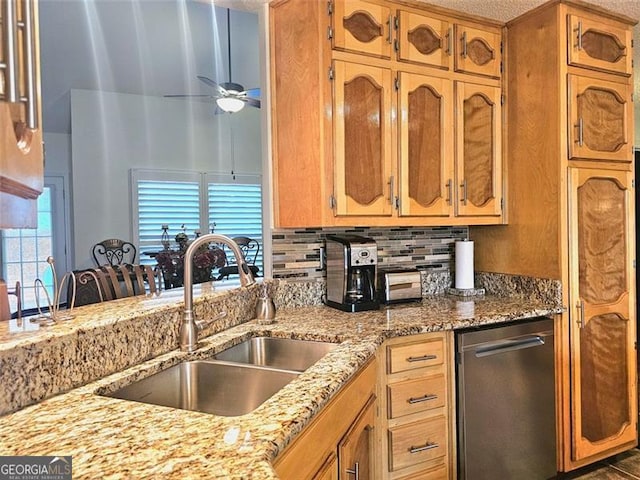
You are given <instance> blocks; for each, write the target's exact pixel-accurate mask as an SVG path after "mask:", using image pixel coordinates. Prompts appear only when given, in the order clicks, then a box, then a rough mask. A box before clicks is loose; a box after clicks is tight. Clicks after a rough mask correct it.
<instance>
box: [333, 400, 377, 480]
mask: <svg viewBox="0 0 640 480" xmlns="http://www.w3.org/2000/svg"><path fill="white" fill-rule="evenodd" d="M375 409H376V397H375V395H371V397H370V398H369V401H368V402H367V404H366V405H365V407H364V408H363V409H362V412H360V415H359V416H358V419H357V420H356V421H355V422H354V423H353V425H352V426H351V428H350V429H349V431H348V432H347V433H346V434H345V436H344V437H343V438H342V440H341V441H340V443H339V445H338V464H339V469H340V475H339V478H340V479H341V480H349V479H350V478H359V479H361V480H374V479H375V478H376V477H375V475H374V468H373V465H374V461H373V460H374V459H373V448H374V443H375V442H374V436H373V428H374V426H375V421H376V411H375Z"/></svg>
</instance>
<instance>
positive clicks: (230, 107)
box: [216, 97, 244, 113]
mask: <svg viewBox="0 0 640 480" xmlns="http://www.w3.org/2000/svg"><path fill="white" fill-rule="evenodd" d="M216 103H217V104H218V107H220V108H221V109H222V110H224V111H225V112H229V113H235V112H239V111H240V110H242V109H243V108H244V102H243V101H242V100H240V99H239V98H234V97H222V98H217V99H216Z"/></svg>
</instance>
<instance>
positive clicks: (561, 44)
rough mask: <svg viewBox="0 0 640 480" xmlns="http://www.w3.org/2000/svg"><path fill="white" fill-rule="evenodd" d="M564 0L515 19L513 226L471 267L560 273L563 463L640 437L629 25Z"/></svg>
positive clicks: (510, 158)
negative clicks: (562, 305)
mask: <svg viewBox="0 0 640 480" xmlns="http://www.w3.org/2000/svg"><path fill="white" fill-rule="evenodd" d="M634 24H635V22H634V21H632V20H631V19H628V18H626V17H623V16H619V15H614V14H612V13H610V12H608V11H605V10H602V9H599V8H594V7H592V6H589V5H587V4H584V3H582V2H578V1H571V0H566V1H564V0H559V1H555V2H551V3H548V4H545V5H543V6H542V7H539V8H537V9H535V10H532V11H531V12H529V13H527V14H525V15H523V16H522V17H519V18H517V19H515V20H513V21H512V22H510V23H509V24H508V25H507V32H508V33H507V46H508V54H507V69H506V75H507V77H508V80H507V90H506V97H507V98H506V101H507V108H508V111H507V119H508V133H507V151H506V152H507V153H506V170H507V175H508V188H507V191H508V192H509V196H508V200H507V215H508V219H509V225H507V226H504V227H497V228H492V229H489V228H485V227H473V228H472V229H471V237H472V239H473V240H475V242H476V268H477V269H478V270H482V271H493V272H501V273H512V274H519V275H529V276H534V277H541V278H551V279H557V280H561V282H562V295H563V299H562V300H563V304H564V306H565V307H566V311H565V313H564V314H563V315H562V321H561V322H559V323H558V325H557V332H556V338H557V339H559V341H558V342H557V347H556V360H557V361H556V369H557V370H556V378H557V398H558V403H557V415H558V448H559V451H558V463H559V465H558V467H559V469H560V470H562V471H568V470H572V469H575V468H577V467H580V466H582V465H586V464H588V463H592V462H594V461H596V460H598V459H601V458H604V457H607V456H610V455H612V454H615V453H617V452H620V451H624V450H628V449H629V448H631V447H633V446H634V445H636V444H637V416H638V410H637V379H636V374H637V369H636V349H635V340H636V311H635V287H634V283H633V279H634V278H635V277H634V275H635V273H634V270H633V268H634V255H635V243H634V242H635V235H634V232H635V221H634V198H633V197H634V184H633V172H634V168H633V167H634V166H633V128H634V127H633V105H632V101H633V100H632V92H633V83H632V68H631V57H632V43H631V38H632V27H633V25H634Z"/></svg>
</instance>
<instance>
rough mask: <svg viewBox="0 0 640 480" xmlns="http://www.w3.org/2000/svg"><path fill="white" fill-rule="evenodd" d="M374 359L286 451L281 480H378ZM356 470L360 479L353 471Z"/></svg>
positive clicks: (278, 468)
mask: <svg viewBox="0 0 640 480" xmlns="http://www.w3.org/2000/svg"><path fill="white" fill-rule="evenodd" d="M376 365H377V362H376V359H375V358H374V359H373V360H371V361H370V362H369V363H368V364H367V365H366V366H365V367H363V368H362V370H361V371H360V373H358V374H357V375H356V377H354V378H353V379H352V380H351V381H350V382H349V383H348V384H347V385H346V386H345V387H344V388H343V389H342V391H340V392H339V393H338V394H337V395H336V397H335V398H334V399H333V400H332V401H331V402H330V403H329V404H328V405H327V406H325V407H324V408H323V409H322V411H321V412H320V413H319V414H318V416H317V417H316V418H315V419H314V420H313V421H312V422H311V424H310V425H309V426H308V427H306V428H305V429H304V430H303V431H302V432H301V433H300V435H299V436H298V438H296V439H295V440H294V442H293V443H292V444H291V445H289V446H288V447H287V448H286V449H285V450H284V452H282V453H281V454H280V455H279V456H278V457H277V458H276V460H275V462H274V468H275V470H276V472H277V474H278V476H279V477H280V478H281V479H282V480H305V479H310V480H311V479H313V480H337V479H340V480H352V479H354V478H359V479H360V480H375V479H377V478H378V476H377V475H376V472H375V468H376V464H375V461H374V444H375V437H374V434H375V429H374V427H375V423H376V408H377V400H376V393H375V392H376V379H377V369H376ZM356 471H358V477H356V476H355V472H356Z"/></svg>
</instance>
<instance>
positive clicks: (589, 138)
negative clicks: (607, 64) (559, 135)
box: [569, 75, 633, 162]
mask: <svg viewBox="0 0 640 480" xmlns="http://www.w3.org/2000/svg"><path fill="white" fill-rule="evenodd" d="M632 108H633V104H632V102H631V86H629V85H627V84H624V83H616V82H609V81H605V80H599V79H595V78H589V77H583V76H578V75H569V121H570V123H569V157H570V158H571V159H575V158H584V159H596V160H614V161H625V162H630V161H631V160H632V158H633V145H632V144H631V138H630V132H631V131H632V129H633V126H632V125H631V124H630V123H629V122H630V121H631V119H632V118H633V110H632Z"/></svg>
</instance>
